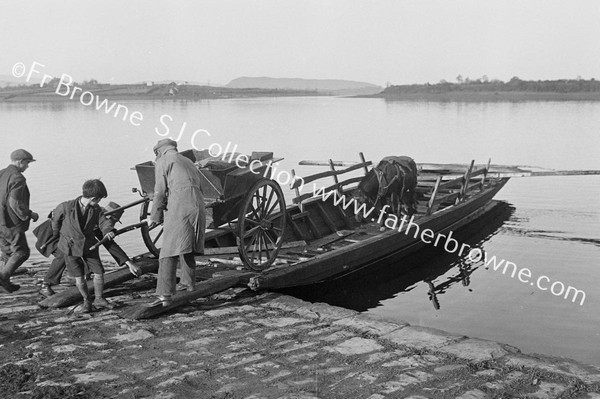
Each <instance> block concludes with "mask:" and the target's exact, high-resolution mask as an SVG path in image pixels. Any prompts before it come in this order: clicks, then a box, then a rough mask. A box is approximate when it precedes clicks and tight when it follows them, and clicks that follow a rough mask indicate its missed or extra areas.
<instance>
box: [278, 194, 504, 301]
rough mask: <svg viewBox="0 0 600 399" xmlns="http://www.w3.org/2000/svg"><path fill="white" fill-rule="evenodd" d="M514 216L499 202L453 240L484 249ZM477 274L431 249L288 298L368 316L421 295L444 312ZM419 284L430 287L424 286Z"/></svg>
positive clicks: (463, 259) (292, 292)
mask: <svg viewBox="0 0 600 399" xmlns="http://www.w3.org/2000/svg"><path fill="white" fill-rule="evenodd" d="M513 212H514V208H513V207H512V206H510V205H509V204H507V203H506V202H499V203H498V205H497V206H496V207H494V208H493V209H492V210H491V211H490V212H488V213H487V214H486V215H485V216H484V217H482V218H480V219H478V220H477V221H476V222H475V223H472V224H470V225H468V226H465V227H463V228H461V229H459V230H457V231H455V232H454V234H453V237H454V238H456V239H457V240H458V241H459V242H462V243H466V244H468V245H470V246H471V247H472V248H475V247H483V244H484V243H485V242H486V241H488V240H489V239H490V238H491V237H492V236H493V235H495V234H496V233H497V232H498V229H500V227H501V226H502V225H503V224H504V223H506V221H507V220H509V218H510V216H511V214H512V213H513ZM478 268H479V265H474V264H473V262H470V261H469V260H468V259H467V258H466V256H463V257H460V258H459V257H458V256H457V255H456V254H450V253H448V252H446V251H444V250H443V249H441V248H435V247H426V248H424V249H422V250H421V251H419V252H416V253H414V254H411V255H409V256H406V257H397V256H392V257H389V258H388V259H385V260H383V261H378V262H375V263H373V264H371V265H369V267H368V268H365V269H362V270H361V271H359V272H358V273H353V274H351V275H349V276H346V277H342V278H339V279H336V280H333V281H329V282H325V283H321V284H317V285H313V286H310V287H300V288H290V289H286V290H284V291H283V292H284V293H286V294H290V295H294V296H297V297H299V298H301V299H304V300H307V301H310V302H326V303H329V304H330V305H335V306H341V307H344V308H348V309H353V310H356V311H359V312H364V311H366V310H369V309H373V308H376V307H378V306H381V305H382V302H383V301H384V300H385V299H388V298H393V297H395V296H397V295H398V294H399V293H402V292H409V291H413V290H420V292H421V293H422V299H423V300H425V299H427V298H429V300H430V301H431V302H432V304H433V307H434V308H435V309H440V307H441V305H440V302H441V301H442V298H441V296H442V295H443V294H445V293H446V292H447V291H448V290H449V289H450V288H452V287H453V286H457V287H456V288H459V289H460V288H463V287H468V286H469V285H470V281H471V275H472V274H473V273H474V272H475V271H476V270H477V269H478ZM441 276H443V277H441ZM473 278H477V275H474V276H473ZM420 282H424V283H425V284H426V286H423V285H419V284H418V283H420ZM459 286H460V287H459Z"/></svg>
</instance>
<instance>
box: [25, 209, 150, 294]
mask: <svg viewBox="0 0 600 399" xmlns="http://www.w3.org/2000/svg"><path fill="white" fill-rule="evenodd" d="M119 208H120V206H119V205H118V204H117V203H115V202H112V201H111V202H109V203H108V205H107V206H106V207H104V208H102V209H101V216H100V217H105V218H106V219H107V221H108V222H109V223H110V226H111V227H112V228H114V225H115V224H116V223H117V222H119V223H120V219H121V216H122V215H123V213H124V212H125V211H124V210H123V209H120V210H118V211H116V212H113V211H114V210H115V209H119ZM107 213H109V214H107ZM48 217H49V219H48V220H46V221H45V222H44V223H42V224H41V225H39V226H38V227H37V228H36V229H35V230H33V234H34V235H35V236H36V237H37V239H38V241H37V243H36V245H35V246H36V248H37V249H38V250H39V251H40V253H41V254H42V255H44V256H46V257H48V256H50V254H52V255H54V259H53V260H52V263H51V264H50V267H49V268H48V271H47V272H46V275H45V276H44V280H43V282H42V287H41V288H40V290H39V291H38V292H39V293H40V294H41V295H43V296H45V297H50V296H52V295H54V294H55V292H54V290H53V289H52V286H53V285H58V284H60V279H61V277H62V275H63V273H64V271H65V268H66V266H67V264H66V259H65V256H64V254H63V253H62V252H61V251H60V250H58V248H57V244H58V241H57V240H56V239H53V238H52V221H51V218H52V213H51V214H50V215H48ZM94 235H95V236H96V238H97V239H98V240H102V238H103V235H102V231H100V229H96V230H95V231H94ZM103 245H104V248H106V249H107V250H108V252H109V253H110V254H111V255H112V257H113V258H114V259H115V261H116V262H117V264H118V265H119V266H123V265H125V264H126V265H127V266H128V267H129V271H130V272H131V274H133V275H134V276H136V277H139V276H141V275H142V270H141V269H140V268H139V266H137V265H136V264H134V263H133V262H132V261H131V259H129V256H127V254H126V253H125V251H123V249H121V247H120V246H119V245H118V244H117V243H116V242H114V241H107V242H105V243H104V244H103Z"/></svg>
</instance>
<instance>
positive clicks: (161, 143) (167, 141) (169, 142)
mask: <svg viewBox="0 0 600 399" xmlns="http://www.w3.org/2000/svg"><path fill="white" fill-rule="evenodd" d="M167 146H169V147H175V148H177V142H176V141H175V140H171V139H162V140H158V143H156V145H155V146H154V148H153V150H154V153H156V151H158V150H160V149H161V148H163V147H167Z"/></svg>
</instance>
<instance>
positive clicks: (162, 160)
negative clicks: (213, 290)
mask: <svg viewBox="0 0 600 399" xmlns="http://www.w3.org/2000/svg"><path fill="white" fill-rule="evenodd" d="M154 154H155V155H156V164H155V186H154V198H153V199H152V203H153V205H152V212H151V214H150V226H151V227H153V226H155V225H157V224H160V223H163V243H162V247H161V249H160V255H159V269H158V283H157V285H156V294H157V295H158V297H159V298H158V300H157V301H156V302H155V303H153V305H160V304H161V303H162V305H163V306H168V305H169V303H170V300H171V296H172V295H173V294H175V291H176V270H177V263H180V265H181V271H182V278H181V282H182V285H183V286H185V288H186V289H187V290H193V289H194V283H195V266H196V261H195V259H194V255H196V254H202V253H203V252H204V230H205V227H206V214H205V210H204V197H203V195H202V190H201V188H200V182H201V179H202V177H201V176H200V171H199V170H198V169H197V168H196V166H195V165H194V163H193V162H192V161H191V160H190V159H188V158H186V157H184V156H183V155H181V154H179V153H178V152H177V142H176V141H173V140H171V139H163V140H160V141H159V142H158V143H157V144H156V145H155V146H154Z"/></svg>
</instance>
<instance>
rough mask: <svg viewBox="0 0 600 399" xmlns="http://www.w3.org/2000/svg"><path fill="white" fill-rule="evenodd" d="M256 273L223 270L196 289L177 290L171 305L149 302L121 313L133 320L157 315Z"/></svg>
mask: <svg viewBox="0 0 600 399" xmlns="http://www.w3.org/2000/svg"><path fill="white" fill-rule="evenodd" d="M255 275H256V273H253V272H243V271H240V272H236V271H231V272H228V273H225V272H223V273H222V274H221V275H220V276H218V277H213V278H212V279H210V280H207V281H202V282H199V283H196V287H195V290H194V291H180V292H177V293H176V294H175V295H174V296H173V297H172V302H171V304H170V305H169V306H162V305H158V306H153V307H149V306H148V303H143V304H139V305H135V306H131V307H129V308H126V309H124V311H123V312H122V313H121V315H122V316H123V317H126V318H128V319H132V320H140V319H147V318H150V317H155V316H158V315H160V314H162V313H165V312H168V311H170V310H172V309H175V308H177V307H179V306H181V305H184V304H186V303H188V302H190V301H193V300H195V299H198V298H202V297H205V296H208V295H212V294H216V293H217V292H221V291H224V290H226V289H228V288H231V287H235V286H236V285H240V284H241V285H247V284H248V281H249V280H250V278H251V277H254V276H255Z"/></svg>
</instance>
